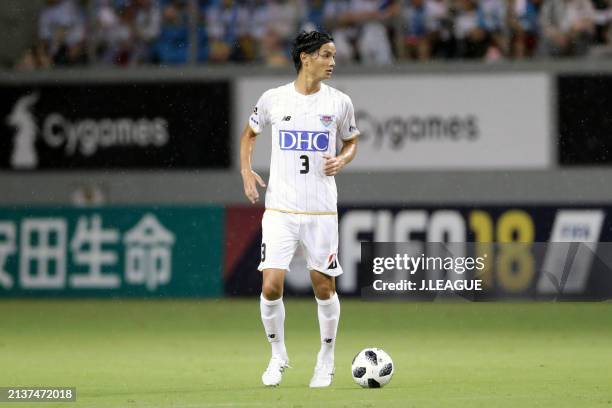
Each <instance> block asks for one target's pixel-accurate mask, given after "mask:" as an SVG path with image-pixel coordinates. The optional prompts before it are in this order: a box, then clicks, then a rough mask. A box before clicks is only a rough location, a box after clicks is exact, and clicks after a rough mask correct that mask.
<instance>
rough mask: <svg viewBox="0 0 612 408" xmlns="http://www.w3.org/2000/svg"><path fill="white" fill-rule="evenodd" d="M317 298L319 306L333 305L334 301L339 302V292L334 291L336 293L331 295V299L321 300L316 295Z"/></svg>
mask: <svg viewBox="0 0 612 408" xmlns="http://www.w3.org/2000/svg"><path fill="white" fill-rule="evenodd" d="M315 300H316V301H317V303H318V304H319V306H327V305H331V304H332V303H336V302H338V293H337V292H334V294H333V295H332V296H330V298H329V299H324V300H321V299H319V298H318V297H316V296H315Z"/></svg>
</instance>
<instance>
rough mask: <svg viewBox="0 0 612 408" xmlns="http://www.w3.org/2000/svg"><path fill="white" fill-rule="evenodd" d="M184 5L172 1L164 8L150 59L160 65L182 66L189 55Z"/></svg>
mask: <svg viewBox="0 0 612 408" xmlns="http://www.w3.org/2000/svg"><path fill="white" fill-rule="evenodd" d="M187 20H188V16H187V9H186V7H185V3H184V2H182V1H180V0H174V1H172V2H171V3H169V4H167V5H166V6H165V7H164V10H163V12H162V22H161V27H160V34H159V38H158V39H157V42H156V43H155V45H154V46H153V51H152V59H153V61H154V62H158V63H161V64H164V65H165V64H184V63H186V62H187V60H188V55H189V48H188V45H189V28H188V25H187Z"/></svg>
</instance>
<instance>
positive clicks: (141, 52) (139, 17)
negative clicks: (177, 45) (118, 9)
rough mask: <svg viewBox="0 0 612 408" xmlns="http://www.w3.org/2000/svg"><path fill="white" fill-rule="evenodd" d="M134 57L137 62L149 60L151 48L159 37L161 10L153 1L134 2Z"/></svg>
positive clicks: (140, 0)
mask: <svg viewBox="0 0 612 408" xmlns="http://www.w3.org/2000/svg"><path fill="white" fill-rule="evenodd" d="M134 8H135V13H136V14H135V18H134V25H133V28H132V29H133V31H134V40H135V44H134V56H133V59H134V60H135V61H137V62H144V61H147V60H149V59H150V52H151V46H152V44H153V42H154V40H155V39H157V38H158V37H159V34H160V29H161V10H160V6H159V3H158V2H156V1H154V0H134Z"/></svg>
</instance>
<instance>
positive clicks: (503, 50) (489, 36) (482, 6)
mask: <svg viewBox="0 0 612 408" xmlns="http://www.w3.org/2000/svg"><path fill="white" fill-rule="evenodd" d="M478 25H479V27H480V28H481V29H482V30H484V32H485V34H486V42H487V52H486V57H487V59H488V60H491V59H499V58H501V56H502V55H507V53H508V48H509V44H508V40H507V39H508V3H507V1H506V0H480V1H479V3H478Z"/></svg>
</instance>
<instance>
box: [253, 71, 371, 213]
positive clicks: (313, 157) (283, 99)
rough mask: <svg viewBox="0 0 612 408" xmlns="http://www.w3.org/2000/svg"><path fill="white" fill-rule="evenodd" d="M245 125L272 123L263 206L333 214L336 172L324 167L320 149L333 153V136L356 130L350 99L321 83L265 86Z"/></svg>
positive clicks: (257, 129) (258, 127)
mask: <svg viewBox="0 0 612 408" xmlns="http://www.w3.org/2000/svg"><path fill="white" fill-rule="evenodd" d="M249 125H250V127H251V129H253V131H254V132H255V133H257V134H260V133H261V132H262V131H263V129H264V128H265V127H266V126H268V125H272V157H271V160H270V179H269V181H268V188H267V191H266V209H269V210H277V211H284V212H292V213H303V214H330V213H334V214H335V213H336V212H337V198H338V192H337V190H336V182H335V180H334V177H333V176H326V175H325V173H324V165H325V159H324V158H323V154H324V153H328V154H329V155H330V156H332V157H334V156H336V140H337V139H336V137H340V138H341V139H342V140H349V139H352V138H354V137H356V136H357V135H359V130H358V129H357V125H356V124H355V113H354V109H353V103H352V101H351V99H350V98H349V97H348V96H347V95H346V94H344V93H342V92H340V91H338V90H337V89H334V88H332V87H330V86H328V85H325V84H323V83H322V84H321V89H320V90H319V91H318V92H316V93H314V94H311V95H303V94H301V93H299V92H298V91H297V90H296V89H295V85H294V83H293V82H291V83H289V84H287V85H283V86H280V87H278V88H274V89H270V90H268V91H266V92H264V94H263V95H262V96H261V97H260V98H259V101H258V102H257V105H256V106H255V109H254V110H253V113H252V114H251V117H250V118H249Z"/></svg>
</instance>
